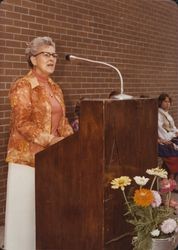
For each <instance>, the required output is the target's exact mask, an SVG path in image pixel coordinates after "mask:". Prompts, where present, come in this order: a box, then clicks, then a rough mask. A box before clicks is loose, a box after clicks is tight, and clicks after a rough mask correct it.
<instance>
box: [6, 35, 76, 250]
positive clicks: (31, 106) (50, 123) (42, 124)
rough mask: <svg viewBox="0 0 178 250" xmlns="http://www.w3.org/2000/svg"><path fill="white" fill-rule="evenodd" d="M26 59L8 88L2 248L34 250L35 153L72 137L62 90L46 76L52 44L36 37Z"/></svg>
mask: <svg viewBox="0 0 178 250" xmlns="http://www.w3.org/2000/svg"><path fill="white" fill-rule="evenodd" d="M26 55H27V60H28V64H29V66H30V67H31V71H30V72H29V73H28V74H27V75H25V76H24V77H22V78H20V79H18V80H17V81H16V82H15V83H14V84H13V85H12V87H11V89H10V101H11V107H12V116H11V117H12V121H11V132H10V138H9V144H8V151H7V162H8V163H9V169H8V181H7V200H6V217H5V249H6V250H35V180H34V179H35V168H34V167H35V161H34V159H35V154H36V153H37V152H39V151H41V150H43V149H45V148H46V147H48V146H50V145H52V144H54V143H56V142H58V141H60V140H62V139H63V138H64V137H66V136H69V135H71V134H72V133H73V130H72V128H71V126H70V125H69V123H68V120H67V118H66V115H65V106H64V100H63V95H62V91H61V89H60V87H59V86H58V85H57V84H55V83H54V82H53V80H52V79H51V78H49V75H51V74H52V73H53V72H54V70H55V66H56V61H57V54H56V51H55V44H54V42H53V41H52V39H51V38H49V37H37V38H35V39H33V40H32V41H31V42H30V43H29V45H28V48H26Z"/></svg>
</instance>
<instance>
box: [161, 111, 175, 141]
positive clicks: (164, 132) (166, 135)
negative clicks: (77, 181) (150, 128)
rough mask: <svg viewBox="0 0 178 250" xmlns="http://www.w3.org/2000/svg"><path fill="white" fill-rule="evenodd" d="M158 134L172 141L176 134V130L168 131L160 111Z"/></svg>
mask: <svg viewBox="0 0 178 250" xmlns="http://www.w3.org/2000/svg"><path fill="white" fill-rule="evenodd" d="M158 136H159V138H161V139H164V140H168V141H170V140H171V139H172V138H173V137H174V136H175V133H174V132H167V131H166V130H165V129H164V128H163V120H162V115H161V114H159V113H158Z"/></svg>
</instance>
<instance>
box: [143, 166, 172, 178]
mask: <svg viewBox="0 0 178 250" xmlns="http://www.w3.org/2000/svg"><path fill="white" fill-rule="evenodd" d="M146 173H147V174H149V175H155V176H158V177H161V178H166V179H167V175H168V173H167V171H166V170H164V169H163V168H159V167H157V168H151V169H147V170H146Z"/></svg>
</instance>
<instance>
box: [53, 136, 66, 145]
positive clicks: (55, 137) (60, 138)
mask: <svg viewBox="0 0 178 250" xmlns="http://www.w3.org/2000/svg"><path fill="white" fill-rule="evenodd" d="M63 139H64V137H58V136H54V137H53V138H52V140H51V142H50V144H49V145H53V144H55V143H57V142H59V141H61V140H63Z"/></svg>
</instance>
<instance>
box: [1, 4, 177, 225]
mask: <svg viewBox="0 0 178 250" xmlns="http://www.w3.org/2000/svg"><path fill="white" fill-rule="evenodd" d="M0 34H1V36H0V224H3V223H4V204H5V190H6V175H7V166H6V163H5V161H4V159H5V155H6V146H7V140H8V134H9V114H10V110H9V100H8V90H9V87H10V85H11V83H12V82H13V81H14V80H15V79H16V78H17V77H19V76H21V75H23V74H25V73H26V72H27V71H28V66H27V63H26V60H25V56H24V49H25V47H26V42H28V41H30V40H31V39H32V38H34V37H36V36H51V37H52V38H53V39H54V40H55V42H56V45H57V52H58V53H59V55H60V59H59V61H58V64H57V68H56V71H55V74H54V79H55V80H56V81H57V82H59V83H60V84H61V87H62V89H63V91H64V96H65V102H66V105H67V113H68V116H69V118H72V113H73V109H74V104H75V102H76V100H77V99H78V98H79V97H81V96H86V97H91V98H94V97H99V98H105V97H107V96H108V94H109V93H110V92H111V91H112V90H115V89H119V88H120V81H119V79H118V76H117V73H116V72H115V71H113V70H112V69H110V68H107V67H103V66H97V65H94V64H92V65H91V64H88V63H81V62H80V63H79V62H68V61H66V60H65V54H67V53H70V54H73V55H76V56H81V57H86V58H90V59H93V60H100V61H105V62H108V63H111V64H113V65H115V66H116V67H118V68H119V69H120V71H121V72H122V75H123V79H124V86H125V92H126V93H127V94H131V95H134V96H139V95H142V94H144V95H149V96H150V97H157V96H158V95H159V94H160V92H162V91H165V92H168V93H170V95H171V96H172V97H173V101H174V103H173V107H172V112H173V114H174V117H175V120H176V122H177V124H178V112H177V108H178V98H177V97H178V88H177V82H178V56H177V55H178V47H177V41H178V6H177V5H176V3H175V1H172V0H150V1H147V0H139V1H138V0H127V1H126V0H119V1H118V0H110V1H106V0H91V1H83V0H60V1H59V0H36V1H30V0H4V1H3V2H2V3H1V4H0Z"/></svg>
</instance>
